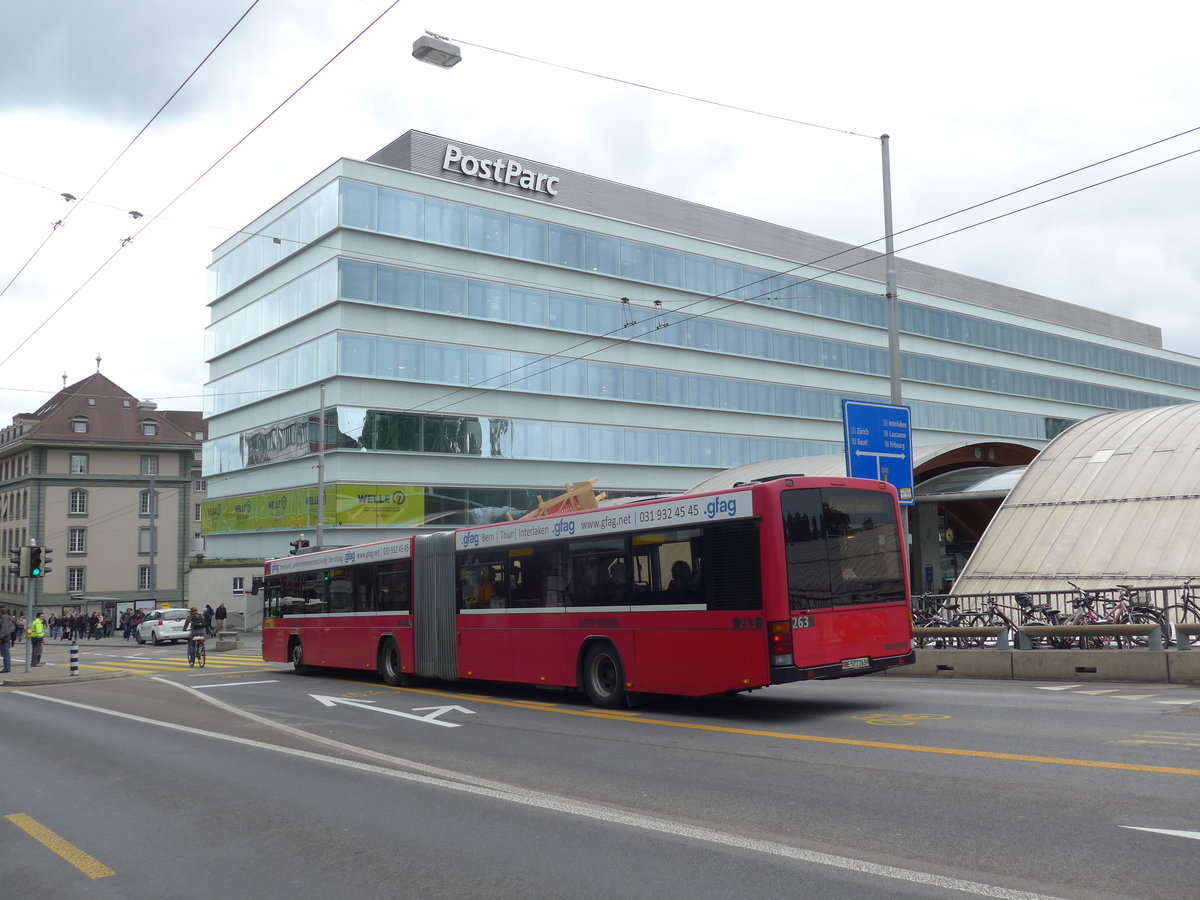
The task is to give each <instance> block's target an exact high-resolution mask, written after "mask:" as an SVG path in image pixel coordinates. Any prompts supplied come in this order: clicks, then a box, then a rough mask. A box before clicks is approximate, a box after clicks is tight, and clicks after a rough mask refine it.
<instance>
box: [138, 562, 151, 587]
mask: <svg viewBox="0 0 1200 900" xmlns="http://www.w3.org/2000/svg"><path fill="white" fill-rule="evenodd" d="M138 590H139V591H148V590H150V567H149V566H138Z"/></svg>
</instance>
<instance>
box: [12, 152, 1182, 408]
mask: <svg viewBox="0 0 1200 900" xmlns="http://www.w3.org/2000/svg"><path fill="white" fill-rule="evenodd" d="M1196 130H1198V129H1189V130H1188V131H1184V132H1180V133H1178V134H1176V135H1172V136H1171V137H1169V138H1163V139H1161V140H1159V141H1154V142H1152V143H1150V144H1146V145H1143V146H1142V147H1139V148H1135V149H1134V150H1129V151H1125V152H1124V153H1121V154H1117V155H1116V156H1112V157H1108V158H1107V159H1105V160H1101V161H1099V162H1096V163H1091V164H1089V165H1086V166H1082V167H1079V168H1077V169H1073V170H1071V171H1070V172H1067V173H1063V174H1062V175H1058V176H1055V177H1053V178H1049V179H1045V180H1043V181H1041V182H1038V183H1037V184H1034V185H1030V186H1028V187H1026V188H1021V189H1019V190H1015V191H1010V192H1008V193H1006V194H1003V195H1000V196H999V197H996V198H993V199H992V200H987V201H982V202H980V203H976V204H973V205H972V206H970V207H966V208H965V209H967V210H969V209H978V208H980V207H982V206H984V205H987V204H988V203H991V202H995V201H996V200H1000V199H1006V198H1008V197H1012V196H1015V195H1016V194H1019V193H1021V192H1023V191H1026V190H1030V189H1032V188H1034V187H1039V186H1042V185H1045V184H1048V183H1050V182H1052V181H1055V180H1058V179H1061V178H1063V177H1067V176H1068V175H1072V174H1075V173H1078V172H1082V171H1085V170H1086V169H1089V168H1094V167H1095V166H1097V165H1101V164H1103V163H1104V162H1108V161H1111V160H1115V159H1119V158H1121V157H1123V156H1128V155H1129V154H1131V153H1135V152H1137V151H1138V150H1140V149H1145V148H1146V147H1151V146H1154V145H1156V144H1159V143H1162V142H1164V141H1167V140H1171V139H1172V138H1175V137H1181V136H1183V135H1186V134H1189V133H1191V132H1192V131H1196ZM1196 153H1200V149H1198V150H1192V151H1188V152H1186V153H1182V154H1178V155H1176V156H1174V157H1171V158H1169V159H1165V160H1160V161H1158V162H1155V163H1151V164H1149V165H1146V166H1142V167H1139V168H1138V169H1134V170H1131V171H1128V172H1124V173H1122V174H1120V175H1116V176H1112V177H1110V178H1107V179H1103V180H1100V181H1097V182H1093V183H1091V184H1089V185H1085V186H1083V187H1080V188H1076V189H1073V190H1071V191H1066V192H1063V193H1061V194H1058V195H1055V196H1054V197H1049V198H1046V199H1043V200H1040V201H1038V202H1036V203H1031V204H1027V205H1026V206H1023V207H1021V208H1019V209H1015V210H1010V211H1008V212H1005V213H1002V214H1000V215H997V216H992V217H990V218H988V219H984V220H982V221H979V222H976V223H973V224H971V225H966V226H963V227H961V228H957V229H953V230H951V231H948V232H944V233H943V234H940V235H935V236H933V237H930V238H926V239H924V240H922V241H916V242H913V243H911V244H906V245H905V246H903V247H901V248H899V250H900V251H904V250H908V249H911V248H912V247H916V246H919V245H921V244H924V243H928V242H930V241H933V240H938V239H940V238H942V237H945V236H948V235H952V234H957V233H959V232H962V231H965V230H968V229H970V228H976V227H979V226H981V225H985V224H989V223H991V222H994V221H997V220H999V219H1003V218H1006V217H1008V216H1012V215H1016V214H1017V213H1020V212H1025V211H1028V210H1029V209H1033V208H1035V207H1037V206H1041V205H1044V204H1047V203H1051V202H1054V201H1056V200H1060V199H1063V198H1065V197H1069V196H1072V195H1074V194H1077V193H1080V192H1082V191H1085V190H1089V189H1091V188H1094V187H1099V186H1102V185H1104V184H1108V183H1110V182H1112V181H1116V180H1118V179H1120V178H1125V177H1128V176H1130V175H1135V174H1139V173H1141V172H1145V171H1147V170H1149V169H1153V168H1156V167H1157V166H1160V165H1165V164H1167V163H1169V162H1175V161H1177V160H1179V159H1183V158H1186V157H1189V156H1193V155H1195V154H1196ZM953 215H956V213H949V214H946V215H944V216H939V217H937V218H935V219H931V220H929V222H928V223H921V224H920V225H915V226H911V227H909V228H905V229H902V230H901V231H898V232H896V233H897V234H904V233H907V232H911V231H914V230H916V229H918V228H921V227H924V225H926V224H929V223H932V222H938V221H944V220H945V219H947V218H950V217H952V216H953ZM298 243H299V242H298ZM872 243H873V242H872ZM313 246H317V245H313ZM867 246H869V245H867V244H862V245H857V246H854V247H848V248H846V249H843V250H840V251H838V252H837V253H834V254H829V255H828V256H825V257H822V258H820V259H816V260H812V261H809V262H804V263H799V264H797V265H796V266H794V267H792V268H790V269H786V270H783V271H782V272H774V273H769V274H768V276H767V277H766V278H765V279H760V280H759V281H756V282H749V283H747V284H743V285H738V286H736V287H734V288H730V289H729V290H728V291H725V292H722V293H721V294H710V295H706V296H704V297H700V298H698V299H695V300H691V301H687V302H685V303H684V304H683V305H682V306H680V307H677V308H675V309H673V310H671V311H670V312H671V313H672V314H674V315H682V313H683V311H684V310H686V309H689V308H691V307H693V306H696V305H699V304H703V303H707V302H710V301H719V300H721V299H722V298H724V297H725V294H728V293H730V292H731V291H744V290H745V289H747V288H749V287H753V286H754V285H755V284H761V283H762V282H763V281H767V280H772V279H774V278H776V277H780V276H786V275H789V274H791V273H793V272H796V271H797V270H800V269H804V268H808V267H812V266H817V265H820V264H821V263H823V262H827V261H829V260H831V259H835V258H837V257H838V256H841V255H844V254H845V253H849V252H853V251H857V250H862V249H865V248H866V247H867ZM331 249H336V248H331ZM363 255H364V256H367V257H370V256H378V258H380V259H390V257H387V256H385V255H381V254H363ZM878 258H879V257H875V258H874V259H875V260H877V259H878ZM870 261H872V260H856V261H854V262H852V263H849V264H847V265H845V266H841V267H839V268H834V269H827V270H825V271H822V272H819V273H817V274H814V275H811V276H809V277H806V278H802V279H799V280H797V281H795V282H792V283H791V284H789V285H787V287H796V286H798V285H801V284H806V283H810V282H814V281H820V280H821V279H823V278H826V277H828V276H829V275H834V274H839V273H841V272H845V271H848V270H849V269H853V268H856V267H858V266H861V265H864V264H865V263H866V262H870ZM773 293H774V291H766V292H763V293H760V294H756V295H754V296H751V297H744V298H740V299H729V300H728V301H727V302H725V303H723V305H721V306H718V307H717V308H715V309H710V310H707V311H705V312H698V313H691V314H688V315H685V316H684V317H683V318H682V319H681V320H679V321H678V322H674V323H667V324H664V325H657V326H655V329H652V330H656V329H657V328H660V327H670V325H672V324H685V323H686V322H688V321H692V320H693V319H696V318H703V317H707V316H709V315H711V314H712V313H715V312H720V311H721V310H723V309H727V308H729V307H732V306H736V305H739V304H742V303H746V302H750V301H753V300H759V299H762V298H764V297H769V296H771V295H772V294H773ZM660 315H661V311H656V313H655V315H654V318H657V317H658V316H660ZM646 321H647V320H634V321H627V322H626V323H625V324H623V325H622V326H621V327H620V328H617V329H613V330H612V331H609V332H606V333H605V334H602V335H590V336H588V337H585V338H583V339H582V340H579V341H576V342H575V343H573V344H571V345H569V346H567V347H564V348H562V349H561V350H559V351H556V352H555V353H553V354H546V355H544V356H543V357H542V358H541V359H540V360H536V361H534V362H531V363H524V364H522V365H520V366H516V367H513V368H512V369H509V370H507V371H506V372H502V373H497V374H496V375H493V376H490V377H489V378H487V379H484V380H483V381H481V382H477V383H475V384H473V385H466V386H462V387H457V388H454V389H453V390H451V391H448V392H446V393H444V394H442V395H439V396H438V397H434V398H431V399H430V400H427V401H425V402H423V403H421V404H418V405H417V406H415V407H412V408H411V409H408V410H406V411H409V412H420V411H424V412H430V413H437V412H441V411H444V410H445V409H449V408H450V407H452V406H455V405H457V404H458V403H462V402H466V400H468V399H470V398H471V397H474V396H478V395H480V394H483V393H487V392H490V391H492V390H496V388H494V387H492V388H489V387H483V386H482V385H484V384H486V383H487V382H488V381H491V380H494V379H496V378H504V377H508V376H511V375H513V374H515V373H517V372H520V371H521V370H522V369H525V368H528V367H529V366H532V365H537V364H539V363H540V362H546V361H550V360H560V358H561V357H562V356H563V354H567V353H570V352H572V351H573V350H577V349H579V348H581V347H586V346H588V345H589V344H591V343H594V342H597V341H607V342H608V343H606V344H604V345H603V346H601V347H598V348H597V349H596V350H594V351H592V352H590V353H587V354H581V355H579V356H575V357H569V358H567V359H561V361H559V362H557V363H556V364H555V365H554V366H551V367H549V368H547V369H542V370H539V371H537V372H533V373H529V374H527V375H525V376H523V378H529V377H534V376H537V375H541V374H544V373H545V372H549V371H552V370H553V369H554V368H557V367H559V366H562V365H565V364H567V363H570V362H572V361H577V360H582V359H588V358H590V357H592V356H595V355H596V354H597V353H599V352H602V351H603V350H606V349H610V348H611V347H613V346H617V345H619V344H621V343H626V342H628V341H631V340H636V339H637V338H639V337H644V336H645V335H646V334H648V333H650V332H642V333H639V334H636V335H633V336H632V337H625V338H615V337H614V336H615V335H619V334H620V333H621V332H623V331H626V330H627V329H628V328H631V327H634V326H636V325H639V324H645V322H646ZM518 380H520V379H518ZM9 390H24V389H19V388H10V389H9ZM29 391H30V392H31V393H45V392H44V391H40V390H37V391H35V390H33V389H29ZM232 393H237V394H239V395H242V394H251V395H253V394H256V393H258V392H257V391H253V390H251V391H237V392H232ZM463 393H467V394H468V396H466V397H462V398H461V399H459V400H456V401H454V402H453V403H448V404H444V405H442V406H438V407H433V408H426V407H427V406H428V404H430V403H439V402H441V401H443V400H447V399H450V398H452V397H455V396H457V395H459V394H463ZM218 395H219V396H226V394H223V393H219V394H216V395H212V396H218ZM194 396H198V395H188V394H182V395H176V396H174V397H165V398H162V399H185V398H189V397H194Z"/></svg>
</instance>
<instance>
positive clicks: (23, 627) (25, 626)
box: [13, 613, 29, 644]
mask: <svg viewBox="0 0 1200 900" xmlns="http://www.w3.org/2000/svg"><path fill="white" fill-rule="evenodd" d="M28 630H29V623H28V622H26V621H25V613H21V615H20V616H19V617H18V618H17V630H16V632H15V633H14V634H13V640H14V641H15V642H16V643H18V644H23V643H25V632H26V631H28Z"/></svg>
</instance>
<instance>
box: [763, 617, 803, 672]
mask: <svg viewBox="0 0 1200 900" xmlns="http://www.w3.org/2000/svg"><path fill="white" fill-rule="evenodd" d="M767 642H768V643H769V644H770V647H771V665H773V666H793V665H795V664H796V659H795V657H794V656H793V655H792V623H791V622H790V621H783V622H768V623H767Z"/></svg>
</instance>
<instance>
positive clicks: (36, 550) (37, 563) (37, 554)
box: [26, 547, 42, 578]
mask: <svg viewBox="0 0 1200 900" xmlns="http://www.w3.org/2000/svg"><path fill="white" fill-rule="evenodd" d="M28 549H29V570H28V571H27V572H26V575H28V576H29V577H30V578H41V577H42V548H41V547H30V548H28Z"/></svg>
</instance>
